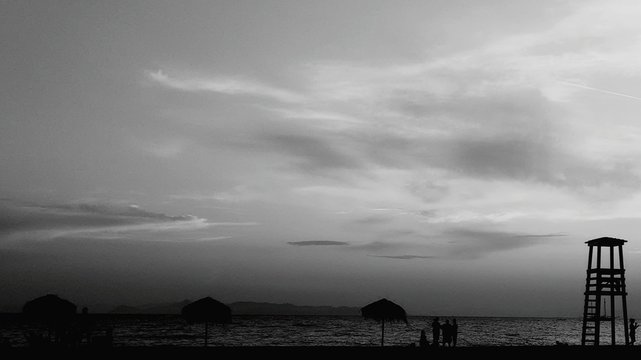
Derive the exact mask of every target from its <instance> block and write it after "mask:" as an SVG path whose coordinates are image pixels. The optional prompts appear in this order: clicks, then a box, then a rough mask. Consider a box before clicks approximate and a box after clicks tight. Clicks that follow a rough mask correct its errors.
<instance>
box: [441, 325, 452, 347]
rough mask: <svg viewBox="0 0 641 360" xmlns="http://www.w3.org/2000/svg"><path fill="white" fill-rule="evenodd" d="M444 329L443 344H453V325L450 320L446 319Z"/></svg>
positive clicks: (442, 327)
mask: <svg viewBox="0 0 641 360" xmlns="http://www.w3.org/2000/svg"><path fill="white" fill-rule="evenodd" d="M441 329H443V346H445V345H446V344H447V346H452V325H451V324H450V321H449V320H445V324H443V325H442V326H441Z"/></svg>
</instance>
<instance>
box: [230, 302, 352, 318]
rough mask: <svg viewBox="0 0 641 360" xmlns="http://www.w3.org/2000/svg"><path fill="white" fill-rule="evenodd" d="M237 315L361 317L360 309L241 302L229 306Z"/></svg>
mask: <svg viewBox="0 0 641 360" xmlns="http://www.w3.org/2000/svg"><path fill="white" fill-rule="evenodd" d="M228 306H229V307H231V309H232V314H237V315H243V314H245V315H360V308H357V307H348V306H299V305H294V304H272V303H264V302H260V303H259V302H249V301H240V302H234V303H231V304H228Z"/></svg>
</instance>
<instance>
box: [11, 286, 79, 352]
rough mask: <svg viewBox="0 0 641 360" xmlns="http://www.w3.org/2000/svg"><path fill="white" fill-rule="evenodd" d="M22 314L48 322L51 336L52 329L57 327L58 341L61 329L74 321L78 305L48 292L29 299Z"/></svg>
mask: <svg viewBox="0 0 641 360" xmlns="http://www.w3.org/2000/svg"><path fill="white" fill-rule="evenodd" d="M22 314H23V315H24V316H25V317H26V318H27V319H29V320H33V321H37V322H42V323H44V324H46V325H47V328H48V332H49V337H51V329H52V328H53V329H55V331H56V341H57V340H58V339H57V338H58V337H59V335H60V334H59V332H60V330H61V329H63V328H64V327H65V326H68V325H70V324H71V322H72V321H73V319H74V317H75V315H76V305H75V304H74V303H72V302H71V301H69V300H65V299H62V298H60V297H58V296H57V295H54V294H48V295H45V296H41V297H38V298H35V299H33V300H31V301H27V302H26V303H25V304H24V306H23V307H22Z"/></svg>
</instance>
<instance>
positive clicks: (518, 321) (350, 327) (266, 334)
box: [0, 315, 624, 346]
mask: <svg viewBox="0 0 641 360" xmlns="http://www.w3.org/2000/svg"><path fill="white" fill-rule="evenodd" d="M439 318H440V320H441V323H443V322H444V321H445V320H446V319H450V322H451V319H454V318H456V320H457V323H458V326H459V335H458V344H457V346H488V345H490V346H519V345H555V344H556V343H557V342H561V343H567V344H569V345H578V344H580V342H581V325H582V322H581V319H580V318H514V317H462V316H461V317H456V316H439ZM432 319H433V317H431V316H409V317H408V322H407V324H405V323H386V324H385V345H390V346H391V345H396V346H406V345H410V344H412V343H414V344H416V345H418V340H419V337H420V333H421V330H425V332H426V335H427V338H428V341H430V343H431V342H432V330H431V322H432ZM94 323H95V328H94V335H103V334H104V333H105V331H106V330H107V329H112V331H113V342H114V346H162V345H170V346H171V345H173V346H202V345H203V344H204V333H205V328H204V325H203V324H194V325H189V324H187V323H186V322H185V320H183V319H182V318H181V317H180V316H179V315H95V316H94ZM617 323H618V324H617V328H616V329H615V330H616V334H617V338H616V340H617V344H623V343H624V338H623V324H622V321H620V320H617ZM29 330H36V331H44V329H43V328H41V327H37V326H35V325H33V324H28V323H24V322H23V321H22V320H21V318H20V317H19V316H2V317H0V337H1V339H4V340H5V341H8V342H9V344H10V345H11V346H27V342H26V338H25V334H26V333H27V332H28V331H29ZM208 333H209V336H208V342H209V344H210V345H213V346H378V345H380V343H381V325H380V323H377V322H375V321H372V320H366V319H363V318H362V317H359V316H300V315H296V316H283V315H278V316H256V315H237V316H234V317H233V320H232V323H231V324H228V325H224V326H223V325H211V324H210V325H209V327H208ZM610 333H611V331H610V327H609V324H608V323H602V326H601V334H602V336H601V342H602V343H603V344H610V343H611V340H610V337H609V334H610Z"/></svg>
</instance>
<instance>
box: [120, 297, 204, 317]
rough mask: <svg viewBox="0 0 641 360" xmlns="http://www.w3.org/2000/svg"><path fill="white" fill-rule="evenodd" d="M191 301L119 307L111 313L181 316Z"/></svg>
mask: <svg viewBox="0 0 641 360" xmlns="http://www.w3.org/2000/svg"><path fill="white" fill-rule="evenodd" d="M190 302H191V300H183V301H179V302H175V303H162V304H147V305H140V306H130V305H118V306H116V307H115V308H113V309H112V310H111V311H109V313H110V314H180V311H181V310H182V308H183V306H185V305H187V304H189V303H190Z"/></svg>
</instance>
